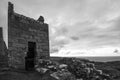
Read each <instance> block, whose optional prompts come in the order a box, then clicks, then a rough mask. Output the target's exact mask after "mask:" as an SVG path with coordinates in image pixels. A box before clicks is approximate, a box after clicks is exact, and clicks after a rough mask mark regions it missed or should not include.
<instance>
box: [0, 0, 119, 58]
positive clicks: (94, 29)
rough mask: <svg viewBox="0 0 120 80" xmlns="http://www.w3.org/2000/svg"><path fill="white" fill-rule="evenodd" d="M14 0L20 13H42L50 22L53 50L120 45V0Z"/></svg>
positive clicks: (2, 16) (1, 13)
mask: <svg viewBox="0 0 120 80" xmlns="http://www.w3.org/2000/svg"><path fill="white" fill-rule="evenodd" d="M7 1H8V0H2V1H1V3H0V7H1V9H0V21H1V22H0V24H1V26H3V27H4V26H5V27H4V30H6V33H5V34H4V36H6V34H7V25H6V23H7V16H6V15H7ZM10 1H12V2H13V3H14V6H15V12H17V13H20V14H23V15H26V16H28V17H32V18H35V19H37V18H38V17H39V16H40V15H43V16H44V17H45V22H47V23H48V24H49V32H50V49H51V53H56V54H59V53H61V52H64V54H65V53H67V52H68V53H67V55H74V51H75V50H83V49H85V50H88V49H96V48H101V47H104V46H109V47H112V48H113V47H120V37H119V36H120V27H119V26H120V10H119V8H120V0H115V1H113V0H62V1H61V0H52V1H50V0H35V1H33V0H29V2H28V0H10ZM4 4H5V5H4ZM106 48H107V47H106ZM102 49H103V48H102ZM65 50H69V51H67V52H65ZM105 51H106V50H105ZM75 53H76V55H79V54H81V52H75ZM83 53H85V54H84V56H85V55H89V54H91V55H94V54H95V55H96V54H97V52H95V53H94V54H92V53H90V52H89V50H88V51H84V52H83ZM87 53H89V54H87ZM104 53H105V52H104ZM64 54H61V55H64ZM101 55H102V54H101ZM107 55H109V54H107Z"/></svg>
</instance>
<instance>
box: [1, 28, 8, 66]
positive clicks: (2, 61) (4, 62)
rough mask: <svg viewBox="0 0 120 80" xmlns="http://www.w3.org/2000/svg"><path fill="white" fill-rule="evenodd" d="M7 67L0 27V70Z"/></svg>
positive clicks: (4, 45) (5, 50) (6, 56)
mask: <svg viewBox="0 0 120 80" xmlns="http://www.w3.org/2000/svg"><path fill="white" fill-rule="evenodd" d="M7 66H8V55H7V47H6V44H5V42H4V40H3V29H2V27H0V68H1V67H3V68H4V67H7Z"/></svg>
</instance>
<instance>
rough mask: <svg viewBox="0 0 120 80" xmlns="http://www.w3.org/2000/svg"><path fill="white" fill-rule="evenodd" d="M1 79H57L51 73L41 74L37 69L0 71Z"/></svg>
mask: <svg viewBox="0 0 120 80" xmlns="http://www.w3.org/2000/svg"><path fill="white" fill-rule="evenodd" d="M0 80H55V79H53V78H52V77H50V76H49V74H45V75H41V74H40V73H38V72H36V71H25V70H6V71H0Z"/></svg>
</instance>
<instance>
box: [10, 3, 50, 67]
mask: <svg viewBox="0 0 120 80" xmlns="http://www.w3.org/2000/svg"><path fill="white" fill-rule="evenodd" d="M29 41H30V42H36V51H37V55H36V59H38V58H47V59H48V58H49V31H48V24H46V23H40V22H39V21H37V20H34V19H32V18H29V17H26V16H24V15H21V14H18V13H16V12H14V6H13V4H12V3H10V2H9V3H8V49H9V54H10V62H11V65H13V66H15V67H24V66H25V56H26V52H27V51H28V42H29Z"/></svg>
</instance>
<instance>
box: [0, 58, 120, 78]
mask: <svg viewBox="0 0 120 80" xmlns="http://www.w3.org/2000/svg"><path fill="white" fill-rule="evenodd" d="M119 64H120V62H119V61H117V62H106V63H105V62H93V61H89V60H83V59H76V58H60V59H58V60H55V59H51V60H44V59H40V60H39V61H38V63H37V65H35V70H34V71H25V70H18V69H14V68H4V69H1V70H0V80H120V65H119Z"/></svg>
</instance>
